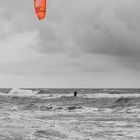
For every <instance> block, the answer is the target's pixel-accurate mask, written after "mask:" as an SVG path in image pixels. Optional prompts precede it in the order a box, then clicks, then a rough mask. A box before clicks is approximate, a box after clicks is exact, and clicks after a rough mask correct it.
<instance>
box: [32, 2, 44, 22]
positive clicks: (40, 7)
mask: <svg viewBox="0 0 140 140" xmlns="http://www.w3.org/2000/svg"><path fill="white" fill-rule="evenodd" d="M34 7H35V12H36V14H37V16H38V19H39V20H42V19H44V18H45V15H46V0H34Z"/></svg>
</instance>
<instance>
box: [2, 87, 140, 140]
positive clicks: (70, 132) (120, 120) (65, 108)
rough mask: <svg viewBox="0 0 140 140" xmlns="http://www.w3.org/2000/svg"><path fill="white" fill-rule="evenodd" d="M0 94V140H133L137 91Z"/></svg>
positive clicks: (139, 126)
mask: <svg viewBox="0 0 140 140" xmlns="http://www.w3.org/2000/svg"><path fill="white" fill-rule="evenodd" d="M76 90H77V91H78V97H73V96H72V95H73V94H72V92H73V89H0V140H98V139H99V140H139V139H140V89H76Z"/></svg>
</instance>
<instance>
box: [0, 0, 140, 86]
mask: <svg viewBox="0 0 140 140" xmlns="http://www.w3.org/2000/svg"><path fill="white" fill-rule="evenodd" d="M0 87H92V88H98V87H140V0H48V2H47V17H46V19H45V20H43V21H39V20H38V19H37V16H36V15H35V12H34V7H33V0H12V1H11V0H3V1H2V0H1V1H0Z"/></svg>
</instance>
